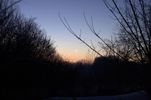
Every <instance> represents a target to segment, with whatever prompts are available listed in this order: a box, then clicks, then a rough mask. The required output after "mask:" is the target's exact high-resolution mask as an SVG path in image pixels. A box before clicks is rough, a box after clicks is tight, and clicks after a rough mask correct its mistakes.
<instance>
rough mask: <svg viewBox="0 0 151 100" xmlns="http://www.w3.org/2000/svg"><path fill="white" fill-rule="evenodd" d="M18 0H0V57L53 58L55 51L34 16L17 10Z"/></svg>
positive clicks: (2, 58) (15, 58)
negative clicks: (28, 15) (31, 16)
mask: <svg viewBox="0 0 151 100" xmlns="http://www.w3.org/2000/svg"><path fill="white" fill-rule="evenodd" d="M18 2H20V1H16V2H15V1H12V0H0V59H1V61H3V60H6V61H7V60H10V59H11V60H17V59H18V60H21V59H22V60H27V59H28V60H29V59H33V58H35V59H45V60H49V61H50V60H54V58H55V57H57V56H56V51H55V48H54V46H53V42H52V41H51V40H50V39H49V38H47V36H46V34H45V32H44V31H43V30H42V29H40V27H39V26H38V25H37V23H36V22H35V21H34V18H29V19H28V18H25V17H24V16H23V15H22V14H20V13H19V12H18V11H17V6H16V4H17V3H18Z"/></svg>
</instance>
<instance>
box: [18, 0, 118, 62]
mask: <svg viewBox="0 0 151 100" xmlns="http://www.w3.org/2000/svg"><path fill="white" fill-rule="evenodd" d="M19 6H20V9H21V12H22V14H24V15H25V16H26V17H34V18H36V20H35V21H36V22H37V23H38V24H39V25H40V27H41V28H42V29H44V30H45V31H46V33H47V35H48V37H49V36H50V37H51V39H52V40H53V41H54V44H55V46H56V49H57V50H58V52H59V53H60V54H61V55H63V56H64V57H66V58H68V59H71V60H75V61H76V60H80V59H84V58H85V57H86V54H87V50H88V48H87V47H86V46H85V45H83V44H82V43H81V42H80V41H78V40H77V39H76V38H75V37H74V36H72V35H71V34H70V33H69V32H68V31H67V29H66V28H65V27H64V25H63V24H62V23H61V21H60V19H59V17H58V14H59V13H60V14H61V16H63V17H66V18H67V20H68V22H69V24H70V25H71V27H72V28H73V30H74V31H75V32H77V33H79V32H80V30H81V31H82V33H83V34H82V37H83V38H84V39H85V40H86V41H88V42H90V41H91V40H92V41H93V40H95V41H96V38H95V37H94V36H93V35H92V34H91V32H90V31H89V28H88V27H87V25H86V24H85V20H84V17H83V13H85V15H86V17H87V18H88V20H90V17H91V16H92V17H93V20H94V26H95V28H96V31H98V32H101V34H100V35H101V36H102V37H103V38H108V37H110V36H111V33H113V32H114V31H115V29H116V27H115V25H116V24H115V21H114V19H113V17H112V15H111V14H110V12H109V11H108V9H107V8H106V7H105V5H104V4H103V2H102V0H23V1H22V2H21V3H20V4H19Z"/></svg>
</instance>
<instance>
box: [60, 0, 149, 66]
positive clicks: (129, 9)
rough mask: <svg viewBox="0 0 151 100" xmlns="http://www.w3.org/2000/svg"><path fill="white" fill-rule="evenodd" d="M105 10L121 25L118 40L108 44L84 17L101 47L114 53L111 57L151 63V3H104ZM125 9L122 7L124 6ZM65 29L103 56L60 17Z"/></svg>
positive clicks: (139, 0) (131, 0) (142, 0)
mask: <svg viewBox="0 0 151 100" xmlns="http://www.w3.org/2000/svg"><path fill="white" fill-rule="evenodd" d="M103 1H104V4H105V6H106V7H107V8H108V9H109V11H110V12H111V13H112V14H113V16H114V17H115V18H116V20H117V21H118V23H119V24H120V30H119V34H118V39H117V40H114V42H113V41H110V40H109V41H105V40H104V39H102V37H101V36H100V35H99V32H96V30H95V28H94V25H93V19H92V18H91V21H90V23H89V22H88V20H87V18H86V17H85V15H84V18H85V22H86V24H87V26H88V27H89V29H90V31H91V32H92V34H94V35H95V36H96V37H97V38H98V39H99V44H103V46H104V47H106V49H108V50H109V51H110V54H111V55H115V56H118V57H119V58H121V59H124V60H135V61H139V62H143V63H144V62H145V63H150V62H151V2H150V0H122V1H121V0H111V1H108V0H103ZM120 5H121V6H120ZM60 19H61V21H62V23H63V24H64V26H65V27H66V28H67V29H68V31H69V32H71V33H72V34H73V35H74V36H75V37H76V38H77V39H79V40H80V41H82V42H83V43H84V44H85V45H86V46H88V47H89V48H90V49H91V50H93V51H94V52H96V53H97V54H98V55H100V56H102V54H101V53H100V52H98V51H97V50H96V49H94V48H93V47H92V46H91V45H90V44H89V43H87V42H86V41H84V40H83V39H82V38H81V37H80V36H78V35H77V34H76V33H75V32H74V31H73V30H72V28H71V27H70V25H69V24H68V22H67V20H66V18H62V17H60Z"/></svg>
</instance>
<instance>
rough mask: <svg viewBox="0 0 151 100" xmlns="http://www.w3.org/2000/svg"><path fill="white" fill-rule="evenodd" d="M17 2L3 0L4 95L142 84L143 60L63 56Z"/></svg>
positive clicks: (116, 90)
mask: <svg viewBox="0 0 151 100" xmlns="http://www.w3.org/2000/svg"><path fill="white" fill-rule="evenodd" d="M18 2H19V1H16V2H15V1H14V2H13V1H12V0H0V82H1V85H0V91H1V97H2V99H3V100H9V99H14V100H20V99H22V100H24V99H25V100H26V99H28V100H29V99H31V100H34V99H35V100H38V99H44V98H49V97H52V96H93V95H115V94H122V93H128V92H133V91H137V90H141V89H143V77H144V71H143V67H142V65H141V64H137V63H133V62H125V61H122V60H120V59H117V58H113V57H102V58H96V60H95V61H94V63H93V64H83V63H76V64H71V63H69V62H66V61H63V59H62V58H61V57H60V56H59V55H58V54H57V52H56V50H55V48H54V46H53V42H52V40H50V39H49V38H48V37H47V36H46V35H45V32H44V31H43V30H41V29H40V27H39V26H38V25H37V23H36V22H35V21H34V19H32V18H30V19H28V18H25V17H24V16H23V15H22V14H20V12H18V11H17V9H18V8H17V6H16V4H17V3H18ZM135 66H136V67H135Z"/></svg>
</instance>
